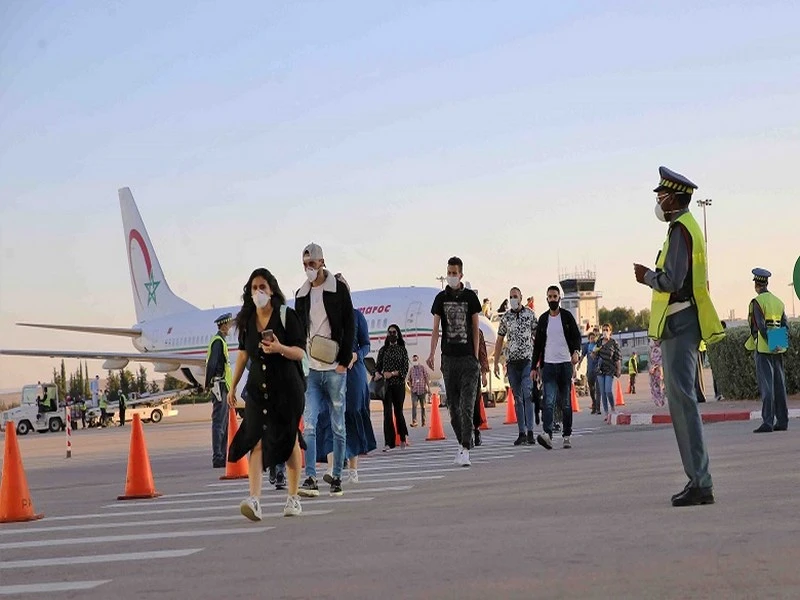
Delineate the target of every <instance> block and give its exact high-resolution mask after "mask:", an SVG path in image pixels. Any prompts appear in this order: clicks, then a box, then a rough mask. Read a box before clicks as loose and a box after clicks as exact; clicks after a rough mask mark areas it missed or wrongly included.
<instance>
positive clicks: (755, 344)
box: [744, 269, 789, 433]
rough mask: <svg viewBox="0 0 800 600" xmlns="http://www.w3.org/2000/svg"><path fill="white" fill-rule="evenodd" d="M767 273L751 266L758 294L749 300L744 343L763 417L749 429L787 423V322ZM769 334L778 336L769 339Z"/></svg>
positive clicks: (774, 427)
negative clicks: (750, 355)
mask: <svg viewBox="0 0 800 600" xmlns="http://www.w3.org/2000/svg"><path fill="white" fill-rule="evenodd" d="M771 276H772V273H770V272H769V271H767V270H766V269H753V281H754V282H755V288H756V294H758V295H757V296H756V297H755V298H753V299H752V300H751V301H750V308H749V310H748V313H747V318H748V321H749V322H750V333H751V335H750V337H749V338H747V342H745V345H744V347H745V348H747V349H748V350H750V351H751V352H753V354H754V356H755V361H756V379H757V380H758V391H759V393H760V394H761V419H762V420H763V423H761V426H760V427H759V428H758V429H756V430H754V431H753V433H767V432H770V431H786V430H787V429H788V427H789V409H788V408H787V406H786V375H785V373H784V370H783V354H784V352H786V348H787V346H788V345H789V338H788V331H787V329H788V322H787V320H786V311H785V310H784V305H783V302H781V300H780V299H779V298H778V297H777V296H775V295H774V294H773V293H772V292H770V291H769V290H767V285H768V283H769V278H770V277H771ZM784 333H786V335H784ZM773 336H774V337H775V338H779V339H773Z"/></svg>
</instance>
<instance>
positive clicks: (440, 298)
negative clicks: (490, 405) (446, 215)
mask: <svg viewBox="0 0 800 600" xmlns="http://www.w3.org/2000/svg"><path fill="white" fill-rule="evenodd" d="M463 277H464V263H463V262H462V261H461V259H460V258H458V257H457V256H454V257H452V258H451V259H450V260H448V261H447V287H446V288H445V289H444V290H442V291H441V292H439V293H438V294H437V295H436V298H435V299H434V301H433V306H432V307H431V314H433V335H432V336H431V353H430V356H428V361H427V363H428V367H429V368H430V369H431V370H432V369H433V368H434V362H433V359H434V354H435V352H436V346H437V345H438V344H439V326H440V325H441V328H442V332H441V337H442V375H443V376H444V385H445V389H446V390H447V406H448V409H449V410H450V424H451V425H452V427H453V431H454V432H455V435H456V439H457V440H458V443H459V450H458V454H457V455H456V458H455V461H454V462H455V464H457V465H461V466H462V467H468V466H470V460H469V451H470V448H471V447H472V427H473V423H472V416H473V410H474V408H475V395H476V394H477V393H478V392H477V390H478V380H479V379H480V369H479V366H478V342H479V340H480V335H479V331H480V328H479V326H478V321H479V320H478V315H479V314H480V313H481V302H480V300H478V296H477V295H476V294H475V292H473V291H472V290H469V289H466V288H465V287H464V284H463V283H462V282H461V280H462V279H463Z"/></svg>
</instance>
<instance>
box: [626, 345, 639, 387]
mask: <svg viewBox="0 0 800 600" xmlns="http://www.w3.org/2000/svg"><path fill="white" fill-rule="evenodd" d="M638 372H639V357H638V356H636V352H635V351H634V353H633V354H631V357H630V358H629V359H628V387H629V388H630V389H629V390H628V392H629V393H631V394H635V393H636V374H637V373H638Z"/></svg>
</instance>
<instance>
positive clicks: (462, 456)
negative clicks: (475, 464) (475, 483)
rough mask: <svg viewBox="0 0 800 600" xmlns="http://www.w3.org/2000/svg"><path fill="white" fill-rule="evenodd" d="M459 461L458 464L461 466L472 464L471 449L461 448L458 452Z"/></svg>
mask: <svg viewBox="0 0 800 600" xmlns="http://www.w3.org/2000/svg"><path fill="white" fill-rule="evenodd" d="M457 461H458V462H457V463H456V464H457V465H459V466H461V467H468V466H470V465H471V464H472V463H470V462H469V450H467V449H466V448H461V450H460V451H459V453H458V458H457Z"/></svg>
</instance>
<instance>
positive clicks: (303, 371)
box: [281, 304, 308, 379]
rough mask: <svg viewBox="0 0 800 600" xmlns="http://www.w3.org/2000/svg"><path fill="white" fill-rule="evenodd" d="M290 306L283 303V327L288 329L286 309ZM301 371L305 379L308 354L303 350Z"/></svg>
mask: <svg viewBox="0 0 800 600" xmlns="http://www.w3.org/2000/svg"><path fill="white" fill-rule="evenodd" d="M287 308H288V307H287V306H286V305H285V304H281V325H283V328H284V329H286V309H287ZM300 368H301V372H302V373H303V379H305V378H306V377H308V354H306V353H305V352H303V360H302V361H301V367H300Z"/></svg>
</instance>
